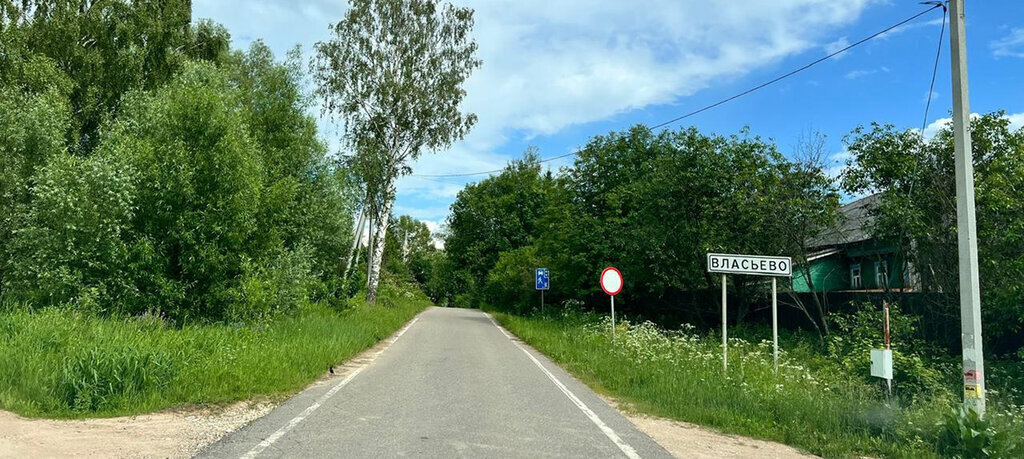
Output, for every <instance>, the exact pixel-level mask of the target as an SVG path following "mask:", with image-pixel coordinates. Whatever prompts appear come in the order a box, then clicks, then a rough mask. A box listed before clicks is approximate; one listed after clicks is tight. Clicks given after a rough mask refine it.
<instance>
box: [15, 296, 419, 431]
mask: <svg viewBox="0 0 1024 459" xmlns="http://www.w3.org/2000/svg"><path fill="white" fill-rule="evenodd" d="M380 293H381V296H380V298H379V300H380V302H382V303H384V304H385V305H384V306H380V307H374V306H369V305H366V304H364V303H363V301H362V300H361V299H355V300H351V305H350V306H347V307H344V308H342V309H335V308H332V307H328V306H325V305H323V304H306V305H303V306H301V307H299V308H298V309H297V310H296V311H295V312H294V313H292V314H289V315H287V316H283V317H279V318H276V319H274V320H268V321H261V322H255V323H234V324H190V325H185V326H176V325H174V324H173V323H172V322H170V321H168V320H167V319H165V318H162V317H159V316H155V315H141V316H131V317H121V318H116V319H115V318H101V317H97V316H95V315H93V314H88V313H82V312H70V313H69V312H67V311H61V310H59V309H55V308H47V309H43V310H37V311H28V310H24V309H22V310H17V311H13V312H8V313H5V314H0V409H4V410H9V411H13V412H15V413H18V414H20V415H23V416H31V417H49V418H53V417H56V418H76V417H95V416H118V415H131V414H139V413H146V412H151V411H157V410H161V409H164V408H171V407H179V406H189V405H223V404H227V403H231V402H236V401H240V400H249V399H252V398H256V399H267V400H272V401H274V400H278V399H279V398H281V397H284V396H287V395H291V394H292V393H294V392H296V391H297V390H300V389H302V388H304V387H306V386H307V385H309V384H310V383H312V382H313V381H315V380H317V379H318V378H320V377H322V376H323V375H324V374H326V373H327V370H328V368H330V367H331V366H336V365H340V364H341V363H343V362H344V361H345V360H347V359H349V358H351V357H353V356H355V355H356V354H358V353H359V352H361V351H363V350H365V349H367V348H369V347H371V346H373V345H374V344H375V343H377V342H378V341H379V340H381V339H384V338H386V337H388V336H389V335H391V334H392V333H393V332H394V331H395V330H397V329H398V328H400V327H401V326H402V324H404V323H406V322H408V321H409V320H410V319H412V317H413V316H414V315H416V314H417V313H419V312H420V311H422V310H423V309H424V308H426V307H428V306H430V304H431V303H430V301H429V300H428V299H427V298H426V297H425V296H423V294H422V293H419V291H418V290H416V289H415V287H414V286H403V287H400V286H397V285H395V284H394V283H393V282H391V281H387V280H385V282H384V283H383V284H382V285H381V291H380Z"/></svg>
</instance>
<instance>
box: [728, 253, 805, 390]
mask: <svg viewBox="0 0 1024 459" xmlns="http://www.w3.org/2000/svg"><path fill="white" fill-rule="evenodd" d="M708 272H711V273H721V274H722V371H728V370H729V338H728V333H727V332H726V329H727V328H728V320H727V312H728V308H727V307H726V279H725V275H726V274H746V275H750V276H771V278H772V352H773V356H772V357H773V360H774V361H775V375H776V376H778V374H779V297H778V287H777V284H776V279H775V278H777V277H792V276H793V260H792V259H790V258H789V257H766V256H762V255H731V254H724V253H708Z"/></svg>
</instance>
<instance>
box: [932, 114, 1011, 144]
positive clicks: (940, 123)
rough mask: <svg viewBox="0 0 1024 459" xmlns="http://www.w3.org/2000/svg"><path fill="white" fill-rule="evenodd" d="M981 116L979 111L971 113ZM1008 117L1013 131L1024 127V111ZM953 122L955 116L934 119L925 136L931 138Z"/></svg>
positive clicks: (976, 116) (974, 116)
mask: <svg viewBox="0 0 1024 459" xmlns="http://www.w3.org/2000/svg"><path fill="white" fill-rule="evenodd" d="M979 116H981V115H979V114H977V113H971V119H976V118H978V117H979ZM1006 119H1008V120H1010V130H1011V131H1016V130H1018V129H1021V128H1024V112H1022V113H1013V114H1009V115H1006ZM952 123H953V118H939V119H937V120H935V121H932V122H931V123H929V124H928V126H926V127H925V128H924V138H926V139H931V138H932V137H935V134H938V133H939V130H941V129H944V128H949V127H950V126H951V125H952Z"/></svg>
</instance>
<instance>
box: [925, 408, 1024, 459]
mask: <svg viewBox="0 0 1024 459" xmlns="http://www.w3.org/2000/svg"><path fill="white" fill-rule="evenodd" d="M939 428H940V429H941V430H940V433H939V451H941V452H942V454H943V455H944V456H946V457H955V458H965V459H966V458H989V457H1000V458H1001V457H1015V456H1017V454H1018V453H1019V452H1020V445H1019V443H1018V442H1019V441H1020V438H1013V437H1011V436H1010V435H1009V434H1008V433H1007V432H1006V431H997V429H996V428H995V426H993V425H992V423H991V422H988V421H987V420H983V419H981V417H979V416H978V413H977V412H976V411H974V410H966V409H964V408H963V407H959V408H954V409H952V410H951V411H950V412H949V413H946V415H945V416H944V417H943V420H942V422H941V423H940V424H939Z"/></svg>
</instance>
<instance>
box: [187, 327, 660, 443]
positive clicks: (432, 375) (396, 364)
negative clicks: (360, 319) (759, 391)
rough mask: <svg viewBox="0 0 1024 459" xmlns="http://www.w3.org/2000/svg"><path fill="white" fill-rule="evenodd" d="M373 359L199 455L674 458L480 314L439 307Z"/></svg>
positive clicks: (307, 391)
mask: <svg viewBox="0 0 1024 459" xmlns="http://www.w3.org/2000/svg"><path fill="white" fill-rule="evenodd" d="M369 359H371V361H370V363H368V364H365V365H364V366H361V367H356V368H355V369H353V370H352V372H350V373H349V374H348V375H347V376H345V377H344V378H343V379H341V380H340V381H338V380H332V381H329V382H328V383H327V384H318V385H315V386H313V387H311V388H309V389H307V390H305V391H303V392H302V393H300V394H298V395H296V396H295V397H292V398H291V399H290V400H288V401H287V402H285V403H283V404H282V405H281V406H279V407H277V408H276V409H275V410H273V411H272V412H271V413H269V414H268V415H266V416H264V417H263V418H260V419H258V420H256V421H253V422H252V423H251V424H249V425H247V426H246V427H243V428H242V429H239V430H238V431H236V432H234V433H232V434H230V435H228V436H226V437H224V438H223V439H221V440H220V441H218V442H216V443H214V444H212V445H210V446H208V447H207V448H206V449H204V450H203V451H202V452H200V454H199V457H215V458H226V457H232V458H234V457H310V458H313V457H396V456H420V457H424V456H425V457H634V458H635V457H645V458H647V457H671V456H670V455H669V453H668V452H667V451H665V450H664V449H663V448H662V447H661V446H659V445H658V444H657V443H655V442H654V441H653V440H652V439H651V438H650V437H648V436H647V435H645V434H643V433H642V432H640V431H638V430H637V429H636V428H635V427H634V426H633V424H632V423H630V422H629V420H627V419H626V418H625V417H623V416H622V415H621V414H619V412H618V411H616V410H615V409H614V408H612V407H610V406H608V405H607V404H606V403H605V402H604V401H603V400H601V398H599V397H598V396H597V395H596V394H595V393H594V392H593V391H591V390H590V389H589V388H587V387H586V386H585V385H584V384H582V383H580V382H579V381H577V380H576V379H575V378H573V377H572V376H570V375H569V374H568V373H566V372H565V371H564V370H562V369H561V368H559V367H558V366H557V365H555V364H553V363H552V362H551V361H549V360H548V359H547V358H545V357H544V356H543V355H541V354H540V353H538V352H536V351H535V350H533V349H532V348H529V347H528V346H526V345H524V344H522V343H520V342H519V341H518V339H516V338H514V337H512V336H510V335H509V334H508V333H507V332H506V331H505V330H504V329H502V328H499V327H498V326H497V324H496V323H495V322H494V321H493V320H492V319H491V318H490V316H488V315H487V314H485V313H483V312H480V311H478V310H468V309H446V308H431V309H429V310H427V311H425V312H423V313H422V314H420V315H419V316H418V317H417V318H416V319H414V320H413V321H412V322H410V324H408V325H407V326H406V328H403V329H402V330H400V331H399V332H398V333H397V334H396V335H395V338H392V341H391V342H390V344H389V345H387V347H385V348H384V349H383V351H381V352H380V353H379V354H377V355H375V356H372V357H369Z"/></svg>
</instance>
